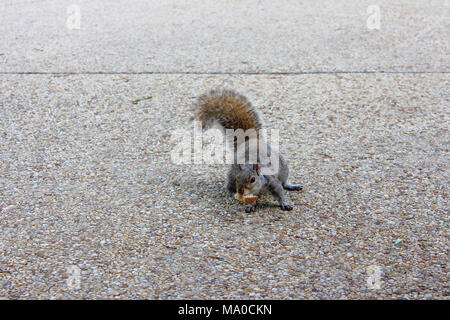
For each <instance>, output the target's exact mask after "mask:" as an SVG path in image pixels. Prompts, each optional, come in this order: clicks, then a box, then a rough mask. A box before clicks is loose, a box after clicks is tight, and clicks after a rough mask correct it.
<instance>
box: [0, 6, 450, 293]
mask: <svg viewBox="0 0 450 320" xmlns="http://www.w3.org/2000/svg"><path fill="white" fill-rule="evenodd" d="M99 3H103V2H102V1H101V2H99ZM232 3H233V4H232V5H234V6H237V4H235V3H234V2H232ZM260 3H262V4H263V5H262V8H263V7H264V6H266V7H265V8H266V9H264V10H263V9H261V12H260V11H258V12H260V13H258V14H255V17H254V18H253V19H256V20H258V19H261V20H264V17H267V15H270V10H269V9H271V8H270V6H269V7H267V6H268V4H267V3H265V2H263V1H262V2H260ZM280 3H281V2H280ZM336 3H339V5H337V4H336ZM336 3H335V2H325V3H324V4H323V10H324V12H331V11H333V10H331V9H333V8H335V12H336V14H338V13H342V12H343V11H342V10H344V9H345V8H350V7H352V5H351V4H345V5H344V4H342V3H341V2H340V1H339V2H336ZM358 3H360V2H358ZM400 3H401V5H400V4H398V5H396V7H392V10H390V13H389V15H390V16H392V17H394V16H395V17H398V20H396V23H406V24H407V25H408V28H409V27H411V30H412V31H411V32H412V33H414V30H415V29H414V28H415V27H417V28H419V27H418V25H417V23H414V21H416V22H417V21H419V22H420V23H423V24H426V25H427V26H429V29H427V30H428V31H427V32H428V33H427V35H428V36H427V37H425V38H419V37H416V36H415V35H414V34H410V33H408V32H406V31H405V30H406V29H402V30H403V31H402V30H399V29H396V31H397V32H398V33H396V34H397V35H400V34H402V35H404V37H402V38H400V37H396V36H394V35H392V34H388V33H383V32H387V31H382V30H380V32H381V33H380V34H378V35H375V37H380V39H383V41H384V42H383V43H385V44H388V46H387V49H386V50H387V51H386V52H385V53H381V51H379V52H376V53H375V55H374V56H371V55H370V54H369V52H368V51H370V48H371V47H370V46H371V44H370V43H369V44H367V42H366V41H365V38H364V37H366V36H365V35H364V32H366V31H365V30H363V27H360V30H353V29H352V30H353V31H352V32H353V33H349V32H348V31H349V30H350V29H348V28H350V27H349V25H352V24H356V23H357V22H355V21H353V20H349V19H348V18H346V17H341V18H340V19H341V20H339V21H340V22H345V23H347V24H348V25H347V27H344V29H343V30H341V31H339V30H338V31H336V30H335V29H332V28H334V26H333V27H331V26H330V25H328V24H324V23H323V21H322V19H325V18H324V16H314V15H312V12H316V11H317V10H319V9H321V8H319V7H316V5H314V4H313V2H311V3H309V2H307V4H305V6H304V8H305V10H304V11H303V10H302V12H299V13H298V14H296V15H295V19H294V17H290V16H289V17H290V18H291V19H292V20H291V22H293V21H299V22H298V24H299V25H301V22H300V21H303V20H304V21H309V22H310V23H312V22H314V21H315V22H314V24H313V25H303V27H302V28H303V29H301V30H302V32H301V34H302V35H304V37H305V38H308V39H310V40H311V41H313V42H312V43H314V45H313V46H311V50H312V52H313V53H312V54H309V55H306V53H305V52H306V51H302V50H306V49H307V48H309V47H310V46H308V44H307V43H304V41H300V40H299V39H298V38H297V37H296V36H294V34H295V35H298V34H300V33H297V31H295V32H294V30H292V33H290V34H288V35H286V36H285V38H283V37H284V36H283V37H281V38H280V36H279V34H278V33H273V32H274V31H270V32H272V33H269V30H273V29H270V28H269V27H270V25H266V26H265V27H263V26H259V27H258V28H257V29H250V28H254V27H252V26H250V25H248V24H244V25H243V26H242V28H238V27H237V26H233V27H231V26H230V28H236V30H238V29H239V30H241V31H242V33H238V34H237V35H236V36H237V38H236V40H235V41H236V42H235V43H234V42H233V38H228V40H227V41H229V42H230V43H234V47H233V50H231V51H226V49H225V48H227V46H224V49H223V50H221V51H217V49H218V46H219V43H220V41H219V40H220V39H219V38H216V36H215V34H216V33H217V32H218V31H220V30H221V28H222V27H225V26H228V24H227V23H225V22H218V23H217V24H213V22H214V21H216V20H215V19H213V18H210V19H212V20H211V21H210V23H208V24H206V23H205V24H204V25H203V27H204V28H206V26H210V27H211V28H210V29H208V30H210V32H211V33H206V35H207V36H208V37H211V38H212V39H215V40H216V42H214V45H212V46H210V47H208V48H207V47H206V45H205V43H206V42H208V41H205V40H204V39H202V38H201V37H197V36H196V33H195V32H191V29H190V28H192V30H193V29H195V24H194V26H190V25H189V23H187V22H186V21H187V20H186V21H184V20H181V22H176V21H179V19H178V17H179V16H178V15H180V14H182V13H183V12H185V13H183V14H184V15H185V17H186V19H187V18H189V17H191V16H192V17H196V18H195V19H200V17H201V16H203V15H206V12H209V11H211V10H213V9H214V6H213V4H212V2H211V3H209V2H207V3H205V11H202V12H200V11H198V12H197V11H195V10H194V9H189V7H186V6H184V5H183V6H181V5H175V7H177V8H178V9H177V10H175V11H174V12H175V13H176V14H175V13H174V15H172V16H170V17H171V18H170V19H169V21H170V22H171V23H169V24H168V26H167V30H165V32H166V33H163V34H160V35H159V36H160V37H161V38H157V39H159V41H160V42H158V43H159V46H157V47H153V45H152V44H151V43H152V42H149V43H146V42H145V41H144V40H142V39H140V38H141V36H143V35H144V34H145V32H144V29H145V30H146V28H144V27H142V29H140V28H137V30H134V29H133V28H130V24H131V25H138V26H141V23H143V22H142V21H143V20H145V19H144V18H145V12H144V11H143V6H147V5H145V4H144V2H138V4H136V7H132V8H130V9H129V7H124V2H123V1H117V2H115V4H114V5H113V7H114V8H116V9H115V10H116V11H117V14H116V15H115V16H114V15H113V14H112V13H111V14H110V13H109V11H107V10H109V9H105V10H106V11H104V13H103V16H102V17H101V18H98V17H97V20H95V21H96V22H95V23H97V26H98V28H94V29H93V30H92V29H91V31H89V28H87V29H83V28H84V27H83V28H82V29H81V32H84V33H83V37H81V36H80V37H79V40H78V41H79V42H77V41H75V40H74V38H73V37H74V35H73V34H72V33H71V32H72V31H73V30H72V31H70V32H69V31H65V30H60V29H58V28H57V27H55V26H53V25H52V24H51V23H50V21H51V20H49V19H50V18H49V17H53V13H54V12H59V11H58V10H59V9H58V8H65V6H63V5H61V4H59V2H58V3H57V2H54V1H43V2H42V3H41V4H39V5H42V6H47V7H48V8H52V10H54V11H52V10H50V11H45V10H44V9H42V10H41V11H39V9H38V8H40V7H39V6H38V5H36V4H29V5H30V6H35V7H36V11H33V12H34V13H33V17H34V18H33V19H36V20H35V21H36V24H35V25H33V24H32V21H31V20H29V19H32V18H30V13H29V12H28V14H27V11H24V15H23V16H21V18H20V17H19V16H17V11H14V10H17V9H13V7H14V6H7V5H6V4H5V8H6V9H5V11H4V15H3V17H4V18H5V19H6V20H5V21H7V22H8V21H9V22H11V23H7V24H6V25H7V28H9V29H8V31H7V32H4V33H0V37H1V39H2V41H0V46H1V50H0V54H1V53H3V55H0V59H4V60H3V61H0V63H2V64H1V68H2V71H44V72H48V71H50V72H51V71H55V72H56V71H111V70H112V71H123V70H126V71H133V70H134V71H152V70H153V71H155V70H157V69H158V70H178V71H181V72H186V71H201V70H207V71H223V70H232V71H234V72H239V71H242V70H246V69H245V68H250V70H262V71H277V70H290V71H295V72H298V71H324V70H330V69H331V70H334V69H351V70H355V69H358V68H360V71H362V70H366V69H373V70H384V71H389V70H390V71H396V70H397V71H399V70H400V71H401V70H403V71H408V70H425V71H426V70H428V71H435V72H438V73H428V74H423V73H419V74H381V73H376V74H302V75H290V76H281V75H207V74H206V75H188V74H171V75H136V74H123V75H95V74H78V75H61V74H48V75H20V74H5V73H3V74H2V75H0V142H1V143H0V297H4V298H8V299H29V298H54V299H63V298H69V299H79V298H87V299H98V298H105V299H126V298H128V299H156V298H161V299H173V298H205V299H209V298H225V299H228V298H251V299H252V298H263V299H266V298H273V299H289V298H295V299H330V298H333V299H378V298H388V299H398V298H402V299H415V298H418V299H436V298H441V299H448V294H449V288H448V279H449V276H448V271H449V270H448V267H449V261H448V250H449V241H448V240H449V229H448V211H449V205H448V181H449V160H448V159H449V155H448V143H449V133H448V128H449V127H450V126H449V125H450V117H449V111H448V110H449V109H448V106H449V90H448V88H449V82H450V76H449V74H448V73H439V71H446V70H448V55H447V54H448V30H444V27H445V25H443V22H442V21H440V20H439V19H438V18H439V17H441V16H442V14H444V13H443V12H442V10H437V9H436V6H433V4H435V3H436V2H432V4H431V5H430V6H427V7H426V9H425V6H424V5H423V4H422V2H412V3H413V4H414V5H415V6H417V7H419V8H422V7H423V8H424V10H419V9H417V12H418V16H416V17H415V18H411V16H409V18H408V15H406V16H405V15H403V14H401V13H400V11H395V10H394V9H396V8H398V9H399V10H400V9H404V10H405V11H404V12H412V11H413V9H411V8H410V6H409V5H408V4H406V2H400ZM81 4H82V6H81V7H82V8H83V6H87V7H89V8H91V7H92V6H100V4H98V3H97V4H96V5H94V4H92V5H91V4H88V3H87V2H86V3H85V2H81ZM255 4H256V2H255ZM170 5H171V4H170ZM364 5H365V4H364ZM364 5H360V4H358V5H357V7H358V8H362V9H361V10H363V13H364V12H365V9H364V8H363V7H364ZM386 5H387V4H386ZM172 6H173V5H172ZM197 6H198V7H199V8H200V5H197ZM355 6H356V5H355ZM392 6H393V5H392ZM194 7H195V6H194ZM15 8H17V7H15ZM164 8H165V9H164ZM120 9H123V10H120ZM125 9H128V10H134V11H133V12H135V13H139V14H138V15H137V16H133V15H127V14H125V13H124V12H127V11H126V10H125ZM221 9H223V8H221V7H217V8H216V9H214V11H215V12H216V13H215V14H216V15H222V14H227V15H228V14H230V13H229V11H224V10H221ZM64 10H65V9H64ZM64 10H63V12H65V11H64ZM82 10H83V9H82ZM158 10H162V11H158ZM164 10H167V8H166V7H165V5H162V4H161V5H160V7H157V6H155V12H160V13H162V12H165V11H164ZM183 10H184V11H183ZM199 10H200V9H199ZM327 10H328V11H327ZM340 10H341V11H340ZM408 10H409V11H408ZM414 10H416V9H414ZM194 11H195V12H194ZM272 11H273V10H272ZM99 12H100V11H99ZM102 12H103V11H102ZM243 12H244V11H242V12H241V15H243ZM264 12H265V13H264ZM281 12H284V13H281ZM287 12H288V11H287V9H280V12H279V14H278V15H279V17H278V16H277V14H275V16H277V17H278V18H274V19H280V18H281V17H283V19H281V21H285V19H284V18H289V17H288V16H285V15H287ZM401 12H403V11H401ZM414 12H416V11H414ZM119 13H120V14H119ZM14 14H15V15H16V16H17V17H18V19H16V20H15V19H14ZM85 16H87V18H86V19H87V22H89V21H91V20H89V16H92V17H94V16H95V15H94V12H91V15H89V14H85ZM39 17H44V20H42V21H47V22H45V23H39V22H38V21H40V20H39V19H38V18H39ZM155 17H156V13H155ZM19 18H20V19H19ZM47 18H48V19H47ZM131 18H134V19H131ZM175 18H176V19H175ZM8 19H9V20H8ZM46 19H47V20H46ZM58 19H61V21H62V23H64V19H65V18H61V17H60V18H58ZM92 19H94V18H92ZM140 19H141V20H140ZM155 19H156V18H155ZM155 19H148V21H147V20H146V21H147V22H148V23H155V25H158V23H159V22H158V21H162V18H161V17H160V20H156V21H155ZM316 19H319V20H318V21H316ZM409 19H412V20H409ZM414 19H416V20H414ZM33 21H34V20H33ZM93 21H94V20H92V21H91V22H92V23H94V22H93ZM113 21H115V22H117V23H118V24H117V25H115V28H117V29H113V30H112V31H111V30H109V29H108V28H107V26H109V25H110V22H111V23H112V22H113ZM208 21H209V20H208ZM217 21H220V19H219V20H217ZM339 21H338V22H332V23H336V24H339ZM177 23H180V24H181V25H180V26H179V27H180V28H179V29H177V28H176V27H177ZM305 23H306V22H305ZM364 23H365V21H364ZM420 23H419V25H420ZM32 25H33V26H34V27H31V26H32ZM82 25H83V24H82ZM142 25H143V26H145V24H142ZM230 25H231V24H230ZM320 26H322V28H324V29H323V34H316V35H314V32H317V31H318V30H319V29H320V28H319V27H320ZM382 26H383V25H382ZM203 27H202V28H203ZM160 28H161V30H163V29H164V28H162V26H160ZM280 28H283V27H280ZM286 28H287V26H286ZM382 28H383V27H382ZM130 29H133V31H130ZM44 30H47V31H48V32H47V33H45V32H44ZM175 30H180V32H181V33H180V34H177V33H176V32H175ZM252 30H253V31H252ZM263 30H265V31H266V32H268V35H267V37H268V39H269V40H270V41H267V42H261V43H260V42H259V41H257V40H258V37H260V36H261V35H262V34H263V33H262V32H263ZM278 30H279V29H278ZM282 30H283V29H281V31H282ZM321 30H322V29H321ZM333 30H334V31H333ZM424 30H425V29H424ZM113 31H114V32H113ZM281 31H280V32H281ZM62 33H64V34H62ZM108 34H110V35H109V36H108ZM112 34H114V37H112V36H111V35H112ZM200 34H202V33H200ZM231 34H234V33H230V35H231ZM253 34H254V35H255V37H254V38H252V37H250V36H251V35H253ZM283 34H284V33H283ZM336 34H340V35H341V38H339V37H338V38H335V37H334V36H335V35H336ZM352 34H353V35H358V38H354V39H353V40H351V39H350V40H349V39H348V38H347V37H351V35H352ZM101 35H104V37H100V36H101ZM178 37H180V38H178ZM189 37H191V40H192V41H189ZM247 37H248V41H249V42H248V43H247V44H244V45H242V42H241V41H242V39H247ZM405 37H406V38H405ZM166 38H168V39H169V40H167V41H163V39H166ZM313 38H314V40H312V39H313ZM170 39H182V40H180V43H181V48H183V49H179V50H174V48H176V46H175V45H174V43H171V41H172V40H170ZM286 39H291V40H292V41H291V42H292V43H295V45H294V47H292V55H291V58H286V57H287V56H288V55H286V52H287V51H289V50H291V49H290V48H289V46H284V43H285V41H286ZM339 39H340V40H339ZM421 39H422V40H421ZM138 40H139V43H143V46H142V47H136V43H137V42H138ZM279 41H282V42H283V45H282V44H281V42H279ZM38 43H40V44H42V47H39V46H37V47H36V46H35V45H36V44H38ZM208 43H209V42H208ZM80 44H83V46H80ZM200 44H201V45H200ZM349 44H353V46H352V48H356V49H355V51H352V52H354V53H355V52H357V53H358V54H360V56H346V55H340V54H339V53H338V52H342V51H333V52H331V51H330V50H329V48H331V47H334V46H342V48H343V47H345V46H348V45H349ZM366 44H367V45H368V46H367V47H364V46H365V45H366ZM199 45H200V47H201V48H200V49H199V50H197V48H198V46H199ZM274 45H276V46H275V47H273V46H274ZM327 45H328V47H327ZM372 45H375V42H373V43H372ZM380 45H381V42H380ZM133 46H134V47H133ZM183 46H184V47H183ZM33 48H38V49H39V48H40V49H42V50H43V51H40V50H34V49H33ZM228 48H229V47H228ZM268 48H272V50H278V51H276V52H275V53H274V52H268V51H267V49H268ZM150 49H151V50H154V52H155V57H154V60H146V59H145V58H144V57H146V56H147V55H148V52H145V54H144V55H143V54H141V53H142V52H141V51H140V50H143V51H146V50H150ZM234 49H236V50H237V51H236V50H234ZM116 50H117V51H116ZM252 50H255V51H252ZM285 50H286V51H285ZM442 50H444V51H445V53H444V52H443V51H442ZM25 52H27V54H28V53H30V52H31V53H32V54H33V57H34V58H33V59H31V60H30V59H27V58H25ZM111 52H117V53H118V54H117V55H111V56H109V55H108V53H111ZM181 52H184V53H190V54H186V55H185V56H183V55H181ZM217 52H219V53H220V54H217ZM256 52H258V53H261V52H264V54H256ZM277 52H278V53H280V54H279V55H277V54H276V53H277ZM31 53H30V54H31ZM96 53H98V55H97V54H96ZM163 53H167V56H166V55H164V54H163ZM355 54H356V53H355ZM362 54H363V55H364V57H370V59H369V58H368V59H364V58H361V55H362ZM397 54H398V56H397ZM148 56H149V55H148ZM236 57H239V60H238V59H236ZM241 57H242V61H244V62H245V61H247V62H248V65H246V64H242V63H241V60H240V59H241ZM271 57H273V59H272V58H271ZM149 61H151V62H149ZM327 61H328V62H329V63H328V62H327ZM244 66H245V67H244ZM216 86H227V87H234V88H236V89H238V90H239V91H241V92H243V93H245V94H246V95H248V97H249V98H250V99H251V101H252V102H253V103H254V104H255V105H256V106H258V107H259V108H260V109H261V111H262V113H263V115H264V120H265V122H266V125H267V127H268V128H275V129H279V130H280V132H281V135H282V139H281V149H282V151H283V153H284V155H285V156H286V158H287V160H288V161H289V163H290V168H291V176H292V178H291V179H292V182H301V183H303V184H304V186H305V188H304V191H303V192H300V193H292V192H291V193H288V194H287V196H288V199H289V200H290V202H291V203H292V204H294V205H295V207H294V210H293V211H290V212H288V213H286V212H283V211H281V210H280V209H279V208H278V207H277V206H276V202H275V201H274V200H273V199H271V198H270V197H267V198H265V199H264V202H263V205H262V206H261V207H260V208H258V210H257V211H256V212H255V213H249V214H247V213H245V212H244V211H243V210H242V205H240V204H239V203H238V202H237V201H236V200H234V199H233V198H232V197H230V196H228V195H227V194H226V192H225V190H224V188H223V184H224V179H225V170H226V168H225V166H222V165H206V164H205V165H185V166H177V165H174V164H172V163H171V161H170V152H171V150H172V148H173V147H174V143H171V142H170V136H171V132H172V130H174V129H176V128H186V129H191V127H190V126H189V125H188V124H187V123H186V119H187V118H189V117H190V115H191V109H192V103H193V101H194V99H195V97H196V96H198V95H199V94H201V93H203V92H204V91H206V90H208V89H210V88H212V87H216ZM370 266H377V267H379V270H380V271H381V275H380V288H379V289H371V288H370V287H369V286H368V284H367V279H368V268H369V267H370ZM78 268H79V269H78ZM74 269H75V270H79V271H80V276H79V277H75V280H74V272H73V270H74ZM76 279H79V283H78V282H77V281H76Z"/></svg>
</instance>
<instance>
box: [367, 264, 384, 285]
mask: <svg viewBox="0 0 450 320" xmlns="http://www.w3.org/2000/svg"><path fill="white" fill-rule="evenodd" d="M366 271H367V288H369V289H381V268H380V266H378V265H376V264H373V265H370V266H368V267H367V269H366Z"/></svg>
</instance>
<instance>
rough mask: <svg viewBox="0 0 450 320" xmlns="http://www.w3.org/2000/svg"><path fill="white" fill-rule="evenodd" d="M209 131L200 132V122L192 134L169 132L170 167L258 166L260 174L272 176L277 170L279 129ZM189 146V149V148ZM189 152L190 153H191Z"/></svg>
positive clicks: (214, 129)
mask: <svg viewBox="0 0 450 320" xmlns="http://www.w3.org/2000/svg"><path fill="white" fill-rule="evenodd" d="M266 138H267V131H266V130H265V129H260V130H259V131H257V130H255V129H248V130H245V131H244V130H242V129H236V130H233V129H225V130H220V129H218V128H214V127H213V128H210V129H208V130H206V131H203V128H202V124H201V122H200V121H194V130H193V134H191V132H190V131H187V130H182V129H179V130H175V131H173V132H172V136H171V142H172V143H174V142H177V143H176V145H175V147H174V148H173V149H172V151H171V154H170V158H171V161H172V163H174V164H178V165H181V164H192V163H194V164H201V163H207V164H233V163H235V164H244V163H258V164H260V168H261V174H263V175H272V174H276V173H277V172H278V168H279V153H278V147H279V141H280V138H279V130H276V129H272V130H270V147H269V146H268V143H267V139H266ZM192 145H193V148H192ZM192 150H193V151H192Z"/></svg>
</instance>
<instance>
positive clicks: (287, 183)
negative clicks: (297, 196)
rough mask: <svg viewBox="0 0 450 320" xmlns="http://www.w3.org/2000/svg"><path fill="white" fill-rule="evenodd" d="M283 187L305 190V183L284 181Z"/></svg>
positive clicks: (291, 189) (289, 189)
mask: <svg viewBox="0 0 450 320" xmlns="http://www.w3.org/2000/svg"><path fill="white" fill-rule="evenodd" d="M282 186H283V189H284V190H288V191H299V190H303V185H301V184H290V183H289V182H283V183H282Z"/></svg>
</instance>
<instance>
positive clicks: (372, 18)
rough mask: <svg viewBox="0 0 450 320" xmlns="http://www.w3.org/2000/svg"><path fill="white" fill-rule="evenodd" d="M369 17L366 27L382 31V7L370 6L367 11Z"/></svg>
mask: <svg viewBox="0 0 450 320" xmlns="http://www.w3.org/2000/svg"><path fill="white" fill-rule="evenodd" d="M366 12H367V14H368V15H369V17H368V18H367V21H366V25H367V28H369V30H374V29H376V30H380V7H379V6H377V5H370V6H368V7H367V10H366Z"/></svg>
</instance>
